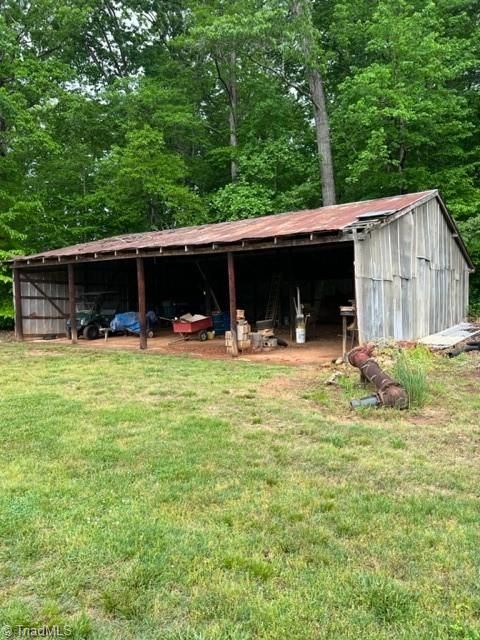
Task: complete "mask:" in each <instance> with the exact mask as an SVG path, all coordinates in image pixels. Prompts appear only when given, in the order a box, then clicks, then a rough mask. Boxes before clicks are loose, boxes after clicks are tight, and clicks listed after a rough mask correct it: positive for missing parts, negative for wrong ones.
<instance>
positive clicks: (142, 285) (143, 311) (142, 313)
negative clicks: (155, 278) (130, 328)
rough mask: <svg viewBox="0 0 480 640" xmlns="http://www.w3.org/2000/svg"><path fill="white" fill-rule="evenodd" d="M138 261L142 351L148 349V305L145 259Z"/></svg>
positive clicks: (139, 318) (138, 259)
mask: <svg viewBox="0 0 480 640" xmlns="http://www.w3.org/2000/svg"><path fill="white" fill-rule="evenodd" d="M136 260H137V289H138V320H139V322H140V349H146V348H147V304H146V300H145V269H144V264H143V258H136Z"/></svg>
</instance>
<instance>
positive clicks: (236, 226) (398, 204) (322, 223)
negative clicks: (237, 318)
mask: <svg viewBox="0 0 480 640" xmlns="http://www.w3.org/2000/svg"><path fill="white" fill-rule="evenodd" d="M437 195H438V192H437V191H436V190H432V191H422V192H419V193H409V194H404V195H400V196H391V197H386V198H379V199H376V200H365V201H362V202H352V203H348V204H338V205H333V206H329V207H319V208H317V209H305V210H302V211H289V212H286V213H280V214H276V215H268V216H262V217H260V218H248V219H245V220H238V221H233V222H219V223H215V224H205V225H198V226H194V227H182V228H178V229H166V230H162V231H147V232H144V233H131V234H126V235H120V236H114V237H112V238H106V239H104V240H95V241H93V242H86V243H83V244H76V245H73V246H70V247H63V248H59V249H53V250H51V251H45V252H43V253H38V254H35V255H31V256H25V257H15V258H14V264H15V265H19V264H25V263H26V262H27V261H28V263H29V264H30V261H33V262H36V261H38V260H40V261H43V262H45V261H47V260H48V261H49V262H50V261H51V260H55V259H57V260H59V261H61V260H63V259H65V261H68V260H72V259H73V260H82V258H83V259H85V258H86V256H88V255H93V256H95V257H96V258H98V259H102V255H103V256H104V257H106V255H107V254H109V255H110V256H111V255H112V254H114V255H117V254H118V255H121V254H125V253H128V254H131V252H137V253H138V252H144V251H149V250H155V249H159V250H163V249H165V250H169V249H175V248H178V247H181V248H183V247H185V248H188V249H189V250H190V249H191V250H192V251H195V248H198V249H200V248H201V247H206V246H209V245H210V246H212V245H214V246H215V247H216V248H218V245H227V246H228V245H233V244H238V243H242V242H248V241H253V242H258V241H261V240H263V241H272V242H273V241H274V240H275V242H276V241H277V239H278V240H282V239H284V240H285V239H288V238H292V239H293V238H295V237H298V236H300V237H301V236H303V235H306V234H330V233H335V232H337V234H338V233H341V232H342V231H344V230H346V229H347V228H348V227H349V226H350V225H353V224H354V223H356V222H359V221H361V220H362V219H364V218H365V217H368V218H369V219H370V218H373V219H375V216H376V215H377V216H378V218H379V219H382V220H384V219H385V212H388V213H389V215H390V214H391V215H394V214H396V213H399V212H401V211H402V210H408V209H410V208H411V207H412V206H413V205H415V204H416V203H419V201H422V200H428V199H430V198H431V197H434V196H437ZM226 248H227V247H226Z"/></svg>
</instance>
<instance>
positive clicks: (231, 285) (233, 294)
mask: <svg viewBox="0 0 480 640" xmlns="http://www.w3.org/2000/svg"><path fill="white" fill-rule="evenodd" d="M227 264H228V297H229V301H230V331H231V333H232V356H234V357H235V356H238V343H237V290H236V286H235V261H234V258H233V253H232V252H231V251H229V252H228V253H227Z"/></svg>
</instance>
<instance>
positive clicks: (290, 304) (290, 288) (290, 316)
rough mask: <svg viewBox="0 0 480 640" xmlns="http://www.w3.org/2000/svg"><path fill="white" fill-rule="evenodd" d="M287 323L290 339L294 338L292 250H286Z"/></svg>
mask: <svg viewBox="0 0 480 640" xmlns="http://www.w3.org/2000/svg"><path fill="white" fill-rule="evenodd" d="M287 264H288V324H289V327H288V329H289V331H290V340H295V322H296V318H295V309H294V306H293V297H294V296H295V289H294V287H293V274H292V250H291V249H289V250H288V263H287Z"/></svg>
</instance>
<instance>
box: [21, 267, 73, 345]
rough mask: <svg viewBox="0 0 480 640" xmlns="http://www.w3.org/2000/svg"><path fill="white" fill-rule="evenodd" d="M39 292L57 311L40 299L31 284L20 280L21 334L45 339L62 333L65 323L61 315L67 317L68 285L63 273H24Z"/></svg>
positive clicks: (43, 299) (58, 271) (63, 270)
mask: <svg viewBox="0 0 480 640" xmlns="http://www.w3.org/2000/svg"><path fill="white" fill-rule="evenodd" d="M27 275H28V276H29V277H31V279H32V280H33V281H34V282H36V283H37V285H38V286H39V287H40V289H41V290H42V291H44V292H45V293H46V294H47V296H49V297H50V298H51V299H52V300H53V301H54V302H55V304H56V305H57V306H58V307H59V308H58V309H56V308H55V306H54V305H53V304H52V302H50V300H48V299H47V298H46V297H44V296H43V295H42V294H41V292H40V291H39V290H38V289H37V288H36V287H35V286H34V285H33V284H32V283H31V282H28V281H26V280H24V279H23V277H22V279H21V285H20V286H21V295H22V315H23V333H24V334H25V335H26V336H28V335H32V336H33V335H40V336H41V335H47V334H57V335H58V334H63V333H65V330H66V327H65V323H66V319H65V318H62V317H61V315H62V313H63V314H65V315H66V314H67V313H68V300H67V298H68V285H67V274H66V269H65V268H63V269H62V270H56V271H35V272H27Z"/></svg>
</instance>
